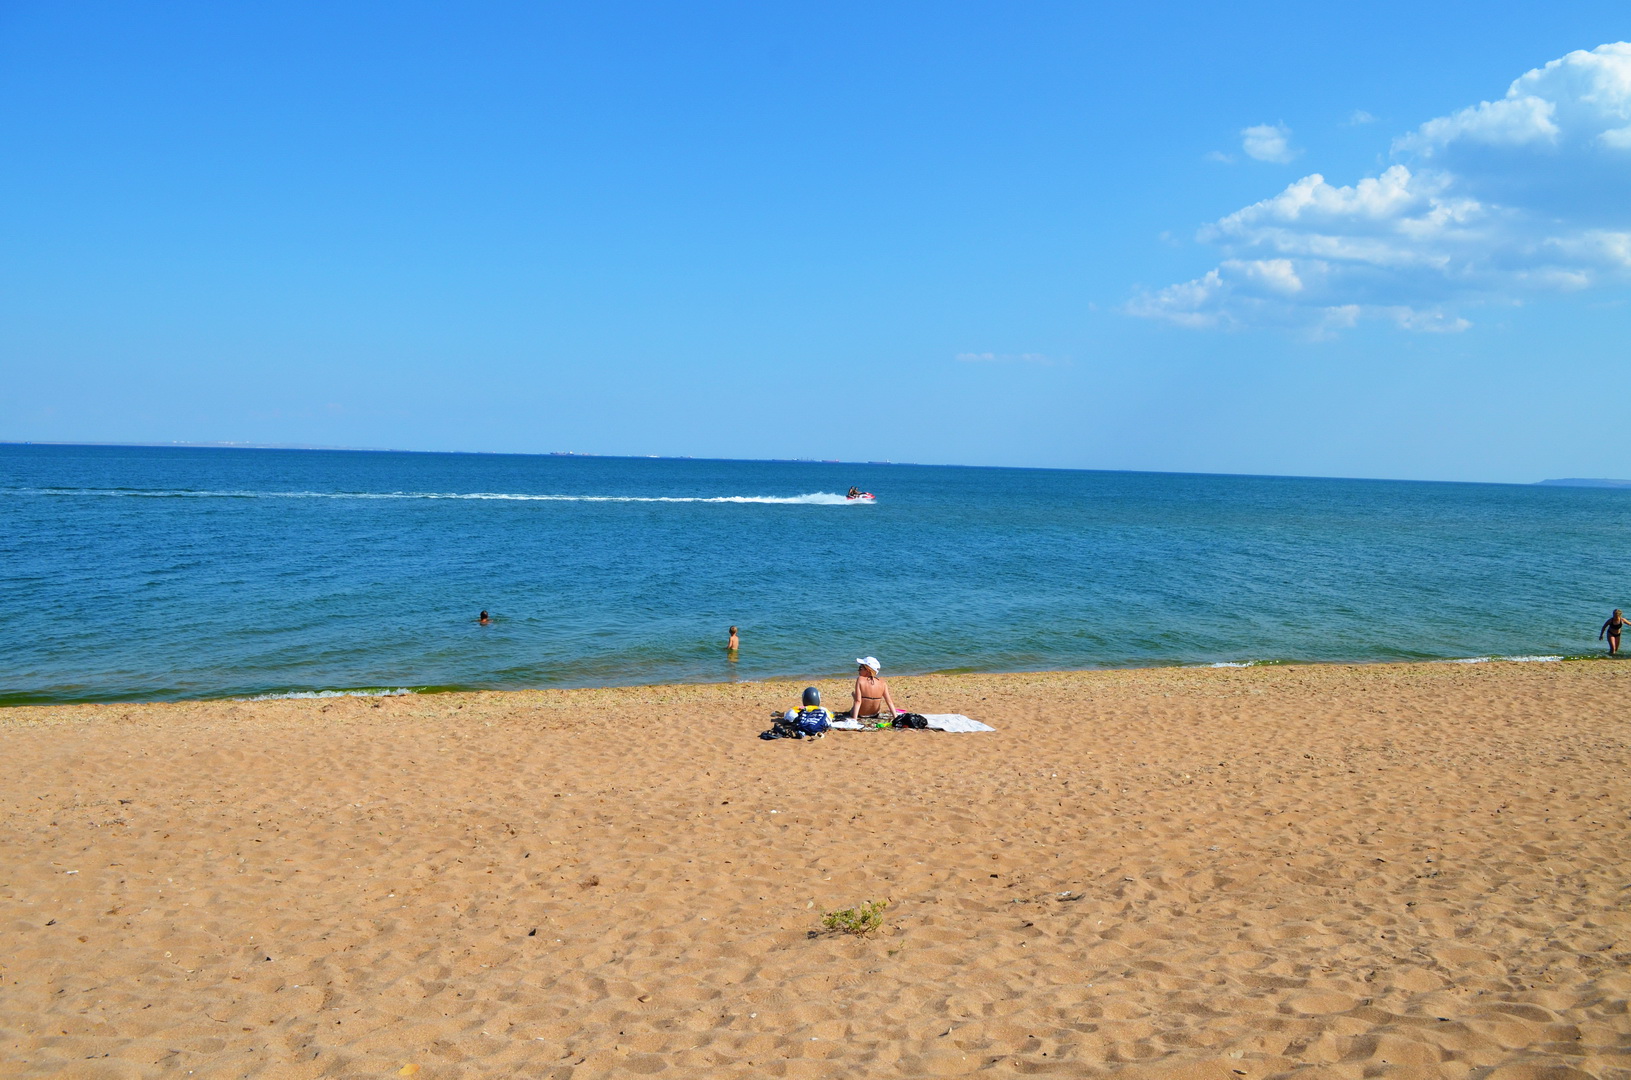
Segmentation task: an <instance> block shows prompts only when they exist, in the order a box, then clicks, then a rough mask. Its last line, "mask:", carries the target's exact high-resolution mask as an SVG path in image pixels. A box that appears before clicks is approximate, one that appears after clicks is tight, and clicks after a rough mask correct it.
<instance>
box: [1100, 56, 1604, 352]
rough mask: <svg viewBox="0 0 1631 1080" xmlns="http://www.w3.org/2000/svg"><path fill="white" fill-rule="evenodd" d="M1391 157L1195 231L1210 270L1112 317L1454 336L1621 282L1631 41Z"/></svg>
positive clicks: (1564, 63) (1551, 67) (1556, 66)
mask: <svg viewBox="0 0 1631 1080" xmlns="http://www.w3.org/2000/svg"><path fill="white" fill-rule="evenodd" d="M1257 130H1261V129H1252V128H1249V129H1247V131H1248V132H1252V131H1257ZM1266 130H1269V131H1276V130H1279V131H1283V129H1274V128H1269V129H1266ZM1287 134H1289V133H1287ZM1281 145H1282V146H1283V145H1284V141H1283V140H1282V143H1281ZM1247 152H1248V153H1250V152H1251V148H1250V145H1249V144H1248V147H1247ZM1394 154H1395V156H1396V157H1398V158H1400V159H1401V160H1400V161H1399V163H1397V164H1394V165H1392V166H1391V167H1389V168H1387V169H1386V170H1384V171H1383V172H1382V173H1380V174H1379V175H1377V176H1370V177H1365V178H1363V179H1361V180H1359V181H1358V182H1357V183H1354V184H1351V185H1337V184H1332V183H1330V182H1328V181H1327V180H1326V179H1325V177H1324V176H1322V175H1321V174H1319V173H1311V174H1310V175H1308V176H1305V177H1303V178H1302V179H1300V180H1297V181H1295V182H1294V183H1292V184H1289V185H1288V186H1287V187H1286V188H1285V189H1284V190H1282V191H1281V192H1279V193H1278V194H1276V195H1272V196H1270V197H1269V198H1266V199H1263V200H1261V201H1260V202H1256V203H1253V204H1252V205H1250V206H1247V207H1243V208H1242V209H1240V210H1237V211H1235V212H1234V213H1232V214H1229V215H1227V216H1225V217H1223V218H1221V219H1219V220H1218V221H1215V222H1213V223H1212V224H1210V225H1207V226H1205V227H1204V228H1202V229H1201V230H1200V231H1199V232H1198V234H1197V239H1199V240H1200V241H1201V242H1203V243H1207V244H1211V245H1214V246H1215V247H1217V248H1218V249H1220V251H1221V254H1222V259H1221V261H1220V262H1219V264H1218V265H1217V267H1216V268H1215V269H1213V270H1210V271H1208V272H1207V273H1205V274H1203V275H1202V276H1201V277H1199V278H1196V279H1194V280H1193V281H1187V282H1183V283H1180V284H1177V285H1171V286H1168V287H1167V288H1165V289H1159V290H1155V291H1151V292H1146V293H1144V294H1142V295H1140V296H1138V297H1137V298H1136V299H1134V300H1133V301H1132V302H1131V303H1129V304H1128V305H1127V306H1126V308H1125V310H1126V311H1128V312H1129V313H1131V314H1134V315H1140V316H1145V317H1149V318H1159V319H1166V320H1169V321H1172V322H1175V323H1178V324H1179V325H1183V326H1191V327H1242V326H1254V325H1277V326H1286V327H1295V328H1300V329H1303V330H1306V331H1309V332H1312V333H1314V334H1316V335H1320V334H1329V333H1334V332H1336V331H1339V330H1342V329H1345V328H1347V327H1351V326H1353V325H1356V324H1357V323H1358V322H1359V321H1361V320H1377V321H1382V322H1386V323H1389V324H1391V325H1394V326H1397V327H1399V328H1401V329H1405V330H1412V331H1456V330H1462V329H1465V328H1466V327H1467V326H1468V325H1469V324H1468V321H1467V319H1466V318H1465V317H1464V316H1463V315H1461V314H1460V313H1459V310H1458V309H1460V308H1463V307H1467V306H1471V305H1476V304H1480V303H1499V302H1516V301H1521V300H1522V299H1523V298H1525V297H1527V296H1530V295H1534V294H1537V293H1544V292H1559V291H1572V290H1580V289H1589V288H1592V287H1595V286H1601V285H1605V284H1625V283H1631V43H1625V42H1619V43H1614V44H1609V45H1603V46H1600V47H1599V48H1597V49H1594V50H1591V51H1590V52H1586V51H1578V52H1573V53H1570V54H1569V55H1568V56H1565V57H1563V58H1562V59H1560V60H1554V61H1552V62H1551V63H1549V64H1547V65H1546V66H1544V67H1541V68H1537V69H1535V70H1533V71H1530V72H1528V73H1527V74H1525V75H1523V76H1521V77H1520V78H1518V79H1517V80H1515V81H1514V82H1513V83H1512V85H1511V87H1510V88H1509V89H1508V91H1507V93H1506V96H1505V97H1504V98H1502V99H1500V100H1498V101H1493V102H1491V101H1484V102H1479V103H1478V104H1477V105H1473V106H1469V107H1468V108H1465V109H1461V110H1459V111H1457V112H1455V113H1452V114H1451V115H1449V116H1442V117H1437V118H1435V119H1432V120H1428V121H1427V122H1426V123H1424V124H1422V125H1421V126H1420V127H1418V128H1417V129H1416V130H1415V131H1413V132H1411V133H1409V134H1407V135H1405V136H1403V137H1401V138H1399V139H1396V140H1395V141H1394ZM1253 156H1256V155H1255V154H1254V155H1253Z"/></svg>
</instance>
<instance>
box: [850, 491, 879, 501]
mask: <svg viewBox="0 0 1631 1080" xmlns="http://www.w3.org/2000/svg"><path fill="white" fill-rule="evenodd" d="M844 498H845V499H847V500H849V501H850V502H856V501H857V500H859V501H861V502H877V501H878V497H877V496H876V495H874V494H872V492H870V491H852V492H850V493H849V494H848V495H845V496H844Z"/></svg>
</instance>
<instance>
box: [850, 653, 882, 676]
mask: <svg viewBox="0 0 1631 1080" xmlns="http://www.w3.org/2000/svg"><path fill="white" fill-rule="evenodd" d="M855 662H856V663H857V664H865V665H866V666H867V667H869V668H871V669H872V671H873V673H874V674H882V672H883V667H882V666H881V665H880V664H879V663H878V658H877V657H876V656H857V657H856V658H855Z"/></svg>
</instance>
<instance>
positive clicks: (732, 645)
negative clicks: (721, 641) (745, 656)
mask: <svg viewBox="0 0 1631 1080" xmlns="http://www.w3.org/2000/svg"><path fill="white" fill-rule="evenodd" d="M741 647H742V639H741V638H739V637H737V636H736V627H734V626H733V627H731V636H730V637H729V638H727V639H725V651H726V652H728V653H734V652H735V651H736V650H737V649H740V648H741Z"/></svg>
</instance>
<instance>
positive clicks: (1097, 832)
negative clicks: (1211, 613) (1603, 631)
mask: <svg viewBox="0 0 1631 1080" xmlns="http://www.w3.org/2000/svg"><path fill="white" fill-rule="evenodd" d="M821 686H822V689H823V691H824V692H825V693H826V694H827V695H828V700H829V702H832V701H840V702H842V701H843V700H844V698H843V697H842V688H843V684H841V683H839V682H836V681H833V682H823V683H822V684H821ZM892 686H893V689H894V691H895V697H896V701H897V703H898V704H900V705H901V706H902V707H904V708H909V709H913V710H916V711H921V712H961V713H965V714H967V715H969V716H972V717H974V718H975V719H979V720H983V721H985V722H987V723H989V724H991V725H993V726H994V727H996V728H997V730H996V731H995V732H993V733H987V734H969V735H950V734H944V733H936V732H916V731H912V732H862V733H835V734H833V735H830V736H828V737H827V738H825V739H822V740H819V741H813V742H803V743H801V742H792V741H775V742H766V741H761V740H759V739H758V738H757V737H756V736H757V735H758V733H759V732H760V731H761V730H763V729H764V728H765V727H767V726H768V723H767V717H768V713H769V711H770V710H771V709H772V708H785V707H787V706H789V705H791V704H794V703H795V701H796V695H797V690H798V688H799V687H798V685H795V684H768V683H767V684H740V685H721V686H682V687H643V688H631V689H608V690H577V691H538V692H509V693H490V694H487V693H471V694H447V695H435V696H408V697H397V698H372V699H368V698H345V699H319V700H285V701H265V702H253V703H244V702H205V703H182V704H163V705H86V706H72V707H50V708H44V707H41V708H34V707H28V708H13V709H8V710H5V711H4V712H0V760H3V761H4V767H3V769H0V1076H5V1077H98V1078H100V1077H109V1078H112V1077H149V1076H172V1075H174V1076H194V1077H243V1076H266V1077H318V1076H325V1077H326V1076H336V1077H342V1076H343V1077H351V1076H356V1077H379V1076H398V1075H402V1076H412V1075H417V1076H419V1077H422V1078H425V1080H431V1078H436V1080H441V1078H444V1077H445V1078H452V1077H478V1076H480V1077H486V1076H506V1077H507V1076H528V1077H554V1078H560V1080H565V1078H567V1077H571V1078H574V1080H584V1078H588V1077H602V1076H632V1075H647V1074H649V1075H659V1076H671V1077H742V1078H747V1077H764V1076H788V1077H872V1076H878V1077H919V1076H964V1075H972V1074H981V1075H996V1076H1006V1075H1022V1074H1032V1073H1043V1074H1051V1075H1057V1076H1094V1075H1100V1074H1116V1075H1121V1076H1139V1077H1142V1076H1162V1077H1179V1076H1183V1077H1195V1078H1207V1080H1243V1078H1244V1080H1262V1078H1265V1077H1274V1076H1288V1075H1292V1074H1297V1075H1301V1076H1316V1075H1317V1076H1321V1077H1327V1076H1328V1077H1333V1078H1343V1080H1360V1078H1364V1077H1375V1076H1397V1077H1451V1078H1463V1077H1477V1078H1483V1077H1486V1076H1488V1077H1491V1078H1493V1080H1565V1078H1570V1077H1582V1076H1591V1077H1598V1078H1607V1077H1631V1015H1628V1012H1627V1004H1628V1002H1631V820H1628V810H1631V779H1628V777H1631V769H1628V765H1631V713H1628V711H1627V699H1628V696H1631V664H1620V663H1609V662H1577V663H1528V664H1511V663H1499V664H1497V663H1490V664H1423V665H1373V666H1307V667H1264V668H1246V669H1218V670H1200V669H1161V670H1148V671H1121V672H1093V673H1054V674H1025V675H956V676H930V677H923V678H915V679H897V680H893V681H892ZM866 900H887V901H888V902H889V907H888V908H887V909H886V912H885V918H884V920H883V925H882V927H881V928H880V929H879V930H878V931H877V932H876V933H874V934H872V935H870V936H866V937H857V936H849V935H844V934H837V933H829V932H824V931H823V929H822V915H823V913H824V912H828V911H832V910H835V909H840V908H848V907H852V906H854V905H856V904H858V903H860V902H862V901H866Z"/></svg>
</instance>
